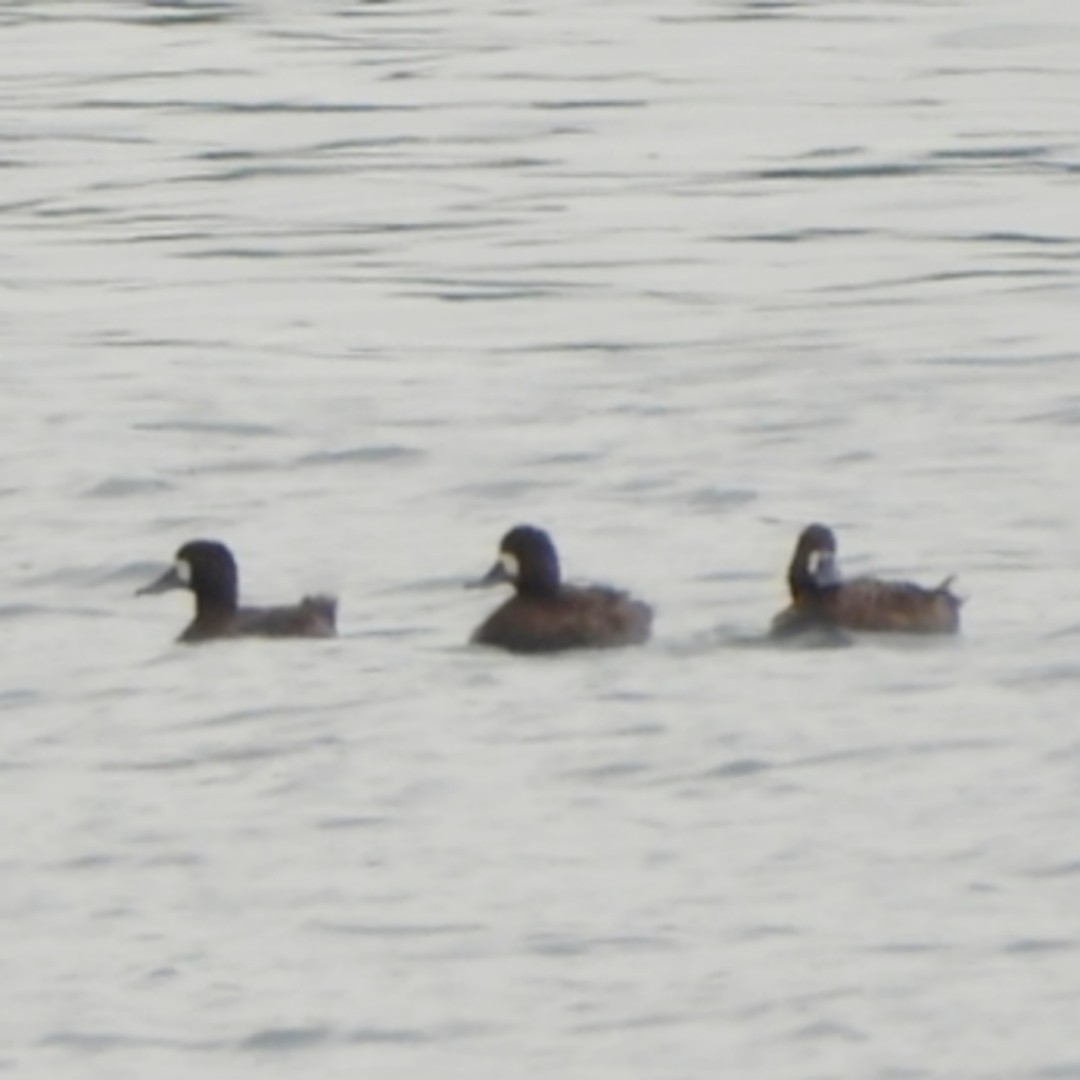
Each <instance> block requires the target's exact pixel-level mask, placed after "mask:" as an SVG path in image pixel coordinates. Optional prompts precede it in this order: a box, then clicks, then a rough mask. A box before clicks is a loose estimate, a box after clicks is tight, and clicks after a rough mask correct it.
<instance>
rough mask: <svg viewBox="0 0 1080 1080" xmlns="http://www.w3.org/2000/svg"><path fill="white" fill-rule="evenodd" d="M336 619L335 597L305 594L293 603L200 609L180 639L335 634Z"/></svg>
mask: <svg viewBox="0 0 1080 1080" xmlns="http://www.w3.org/2000/svg"><path fill="white" fill-rule="evenodd" d="M336 622H337V601H336V600H335V599H334V598H333V597H331V596H305V597H304V598H303V599H302V600H301V601H300V603H299V604H296V605H294V606H292V607H271V608H239V609H238V610H236V611H233V612H229V611H220V610H214V609H209V610H203V611H198V610H197V611H196V614H195V618H194V619H193V620H192V621H191V624H190V625H189V626H188V628H187V629H186V630H185V631H184V632H183V633H182V634H181V635H180V637H178V638H177V641H182V642H184V643H185V644H188V645H193V644H197V643H198V642H201V641H211V640H213V639H215V638H231V637H267V638H282V637H311V638H324V637H334V635H335V634H336V633H337V628H336Z"/></svg>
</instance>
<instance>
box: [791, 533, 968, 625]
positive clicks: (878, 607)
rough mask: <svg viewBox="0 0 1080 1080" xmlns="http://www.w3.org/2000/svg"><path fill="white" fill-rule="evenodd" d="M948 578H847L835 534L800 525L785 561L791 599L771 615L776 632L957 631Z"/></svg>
mask: <svg viewBox="0 0 1080 1080" xmlns="http://www.w3.org/2000/svg"><path fill="white" fill-rule="evenodd" d="M951 581H952V579H951V578H946V579H945V581H943V582H942V583H941V584H940V585H939V586H937V588H934V589H927V588H924V587H923V586H921V585H913V584H911V583H910V582H907V581H882V580H880V579H878V578H872V577H857V578H852V579H850V580H847V581H845V580H844V578H843V577H841V575H840V568H839V566H838V564H837V560H836V537H835V536H833V533H832V530H831V529H829V528H827V527H826V526H824V525H809V526H807V527H806V528H805V529H803V531H802V534H801V535H800V536H799V541H798V543H797V544H796V545H795V554H794V555H793V556H792V558H791V565H790V566H789V567H788V588H789V589H790V590H791V605H790V607H787V608H785V609H784V610H783V611H781V612H780V614H779V615H777V616H776V618H775V619H773V623H772V634H773V636H774V637H788V636H791V635H794V634H797V633H799V632H801V631H803V630H806V629H810V628H815V627H816V628H821V627H831V628H842V629H845V630H877V631H886V632H892V633H901V634H955V633H957V632H958V631H959V630H960V605H961V603H962V601H961V599H960V597H958V596H956V595H955V594H954V593H953V592H951V591H950V589H949V584H950V582H951Z"/></svg>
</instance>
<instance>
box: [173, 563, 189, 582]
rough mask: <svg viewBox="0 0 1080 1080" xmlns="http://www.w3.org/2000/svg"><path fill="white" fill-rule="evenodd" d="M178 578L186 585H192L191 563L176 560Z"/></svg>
mask: <svg viewBox="0 0 1080 1080" xmlns="http://www.w3.org/2000/svg"><path fill="white" fill-rule="evenodd" d="M176 577H177V579H178V580H180V581H182V582H183V583H184V584H185V585H190V584H191V563H189V562H188V561H187V559H177V560H176Z"/></svg>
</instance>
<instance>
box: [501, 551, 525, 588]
mask: <svg viewBox="0 0 1080 1080" xmlns="http://www.w3.org/2000/svg"><path fill="white" fill-rule="evenodd" d="M499 564H500V565H501V566H502V568H503V570H504V571H505V573H506V576H507V577H508V578H511V579H513V580H514V581H517V579H518V574H519V573H520V569H521V567H520V564H519V563H518V561H517V556H516V555H511V554H510V552H509V551H501V552H499Z"/></svg>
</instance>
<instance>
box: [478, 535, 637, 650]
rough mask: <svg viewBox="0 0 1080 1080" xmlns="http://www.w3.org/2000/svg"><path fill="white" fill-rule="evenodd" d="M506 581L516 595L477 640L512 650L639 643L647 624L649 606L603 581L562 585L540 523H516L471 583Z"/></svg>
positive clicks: (484, 625)
mask: <svg viewBox="0 0 1080 1080" xmlns="http://www.w3.org/2000/svg"><path fill="white" fill-rule="evenodd" d="M498 582H507V583H509V584H511V585H513V586H514V589H515V595H514V596H512V597H511V598H510V599H509V600H507V601H506V603H504V604H503V605H502V606H501V607H499V608H496V610H495V611H494V612H492V613H491V615H489V616H488V617H487V619H485V620H484V622H483V623H481V624H480V626H479V627H478V628H477V629H476V631H475V632H474V633H473V636H472V640H473V642H475V643H478V644H481V645H495V646H497V647H499V648H502V649H509V650H510V651H511V652H522V653H533V652H557V651H559V650H562V649H575V648H609V647H614V646H619V645H640V644H642V643H643V642H645V641H647V640H648V638H649V632H650V629H651V627H652V609H651V608H650V607H649V606H648V604H644V603H642V602H641V601H640V600H634V599H633V598H632V597H630V596H628V595H627V594H626V593H624V592H619V591H617V590H615V589H609V588H606V587H604V586H599V585H591V586H587V587H579V586H573V585H564V584H563V583H562V581H561V578H560V574H559V557H558V555H557V554H556V553H555V545H554V544H553V543H552V542H551V537H550V536H548V534H547V533H546V532H544V530H543V529H537V528H535V527H534V526H532V525H518V526H516V527H515V528H513V529H511V530H510V531H509V532H508V533H507V534H506V535H505V536H504V537H503V538H502V540H501V541H500V543H499V557H498V559H497V561H496V562H495V565H494V566H493V567H492V568H491V570H489V571H488V573H487V574H486V575H485V576H484V577H483V578H482V579H481V580H480V581H478V582H475V583H474V584H475V585H478V586H483V585H495V584H497V583H498Z"/></svg>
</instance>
